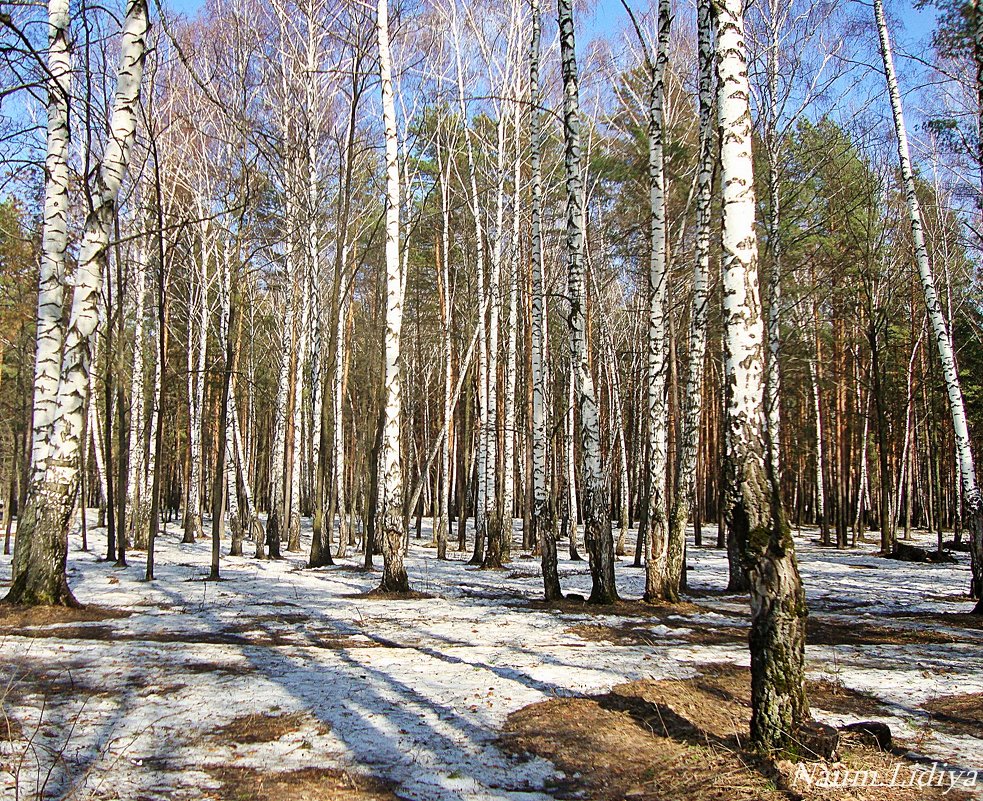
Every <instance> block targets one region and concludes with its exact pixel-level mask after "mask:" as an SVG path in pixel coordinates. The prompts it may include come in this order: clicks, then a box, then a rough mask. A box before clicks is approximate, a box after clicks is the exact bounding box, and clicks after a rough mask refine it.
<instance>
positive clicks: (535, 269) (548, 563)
mask: <svg viewBox="0 0 983 801" xmlns="http://www.w3.org/2000/svg"><path fill="white" fill-rule="evenodd" d="M531 27H532V32H531V41H530V44H529V95H530V97H529V107H530V112H529V164H530V172H531V177H530V180H531V193H530V194H531V198H530V202H531V210H530V214H531V228H532V242H531V245H532V251H531V253H530V257H531V258H530V269H531V272H532V276H531V283H532V319H531V321H530V322H531V324H530V336H529V339H530V341H529V350H530V362H531V367H532V376H531V379H532V494H533V500H532V515H531V516H530V525H531V527H532V539H533V541H534V542H535V543H536V544H537V546H538V547H539V549H540V562H541V564H542V570H543V585H544V592H545V595H546V600H547V601H558V600H559V599H560V598H562V597H563V593H562V592H561V590H560V578H559V573H558V570H557V560H556V529H555V527H554V523H553V520H552V515H551V514H550V502H549V484H548V478H549V477H548V475H547V470H546V447H547V435H546V431H547V422H546V375H545V369H544V356H545V352H546V314H545V310H546V302H545V297H544V288H543V232H542V225H543V223H542V219H543V166H542V164H543V162H542V121H541V117H540V105H541V103H542V96H541V89H540V82H539V50H540V37H541V21H540V11H539V0H532V21H531Z"/></svg>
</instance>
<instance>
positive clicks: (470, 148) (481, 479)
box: [454, 5, 494, 564]
mask: <svg viewBox="0 0 983 801" xmlns="http://www.w3.org/2000/svg"><path fill="white" fill-rule="evenodd" d="M456 9H457V7H456V5H455V7H454V10H455V14H456ZM454 56H455V59H456V67H457V95H458V104H459V106H460V110H461V120H462V124H463V125H464V142H465V151H466V153H467V159H468V178H469V190H470V196H469V198H468V199H469V205H470V207H471V209H470V211H471V216H472V218H473V220H474V231H475V250H476V254H475V255H476V262H475V264H476V272H477V281H478V300H479V302H478V352H477V354H476V359H475V371H476V374H477V382H478V430H477V432H476V436H477V445H476V451H477V454H476V458H477V476H476V478H477V482H476V483H477V485H478V486H477V493H476V495H477V499H476V503H475V510H474V534H475V543H474V554H473V556H472V558H471V563H472V564H480V563H481V562H483V561H484V547H485V543H486V541H487V539H488V536H487V535H488V526H489V523H490V521H489V520H488V495H489V494H494V485H492V486H488V460H489V459H490V454H489V453H488V441H489V438H488V429H489V427H490V426H493V425H494V420H493V419H492V417H491V415H490V414H489V408H488V406H489V400H488V386H489V373H490V370H489V366H488V361H489V347H488V339H487V327H486V317H485V315H486V311H485V310H486V307H487V305H488V304H486V300H487V297H488V295H487V290H486V288H485V230H484V224H483V222H482V218H481V205H480V200H479V195H478V180H477V168H476V165H475V155H474V141H473V139H474V134H473V132H472V130H471V125H470V124H469V122H468V109H467V103H466V101H465V89H464V70H463V67H462V65H461V43H460V35H459V31H458V28H457V20H456V17H455V20H454ZM493 475H494V473H493Z"/></svg>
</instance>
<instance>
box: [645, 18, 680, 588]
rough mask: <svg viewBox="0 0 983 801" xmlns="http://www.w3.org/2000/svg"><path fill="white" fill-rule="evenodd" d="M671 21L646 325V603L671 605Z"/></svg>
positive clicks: (654, 141)
mask: <svg viewBox="0 0 983 801" xmlns="http://www.w3.org/2000/svg"><path fill="white" fill-rule="evenodd" d="M671 25H672V17H671V14H670V10H669V0H659V32H658V43H657V48H656V53H655V61H654V63H650V65H649V67H650V72H651V75H650V80H651V85H650V87H649V109H648V111H649V119H648V178H649V276H648V279H649V281H648V291H649V298H648V300H649V320H648V435H649V442H648V445H649V454H648V460H647V463H648V474H647V476H646V480H647V482H648V525H647V527H646V532H647V539H648V542H647V547H646V549H645V600H647V601H654V600H673V599H675V598H676V597H677V595H678V589H677V588H678V584H679V580H678V578H677V579H673V578H672V577H671V576H670V575H669V521H668V515H667V508H666V507H667V504H666V471H667V468H668V454H667V452H666V448H667V443H668V428H669V404H668V399H667V397H666V377H667V374H668V369H669V361H668V358H667V347H668V342H667V336H666V329H667V323H668V319H667V310H666V301H667V298H668V258H667V253H666V251H667V248H666V180H665V158H664V146H663V141H664V131H663V118H664V114H663V108H664V106H665V70H666V63H667V62H668V60H669V34H670V26H671Z"/></svg>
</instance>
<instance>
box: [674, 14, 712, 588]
mask: <svg viewBox="0 0 983 801" xmlns="http://www.w3.org/2000/svg"><path fill="white" fill-rule="evenodd" d="M696 13H697V52H698V78H697V87H698V88H697V91H698V94H699V98H698V102H699V114H700V117H699V164H698V165H697V177H696V232H695V240H696V241H695V247H694V253H693V306H692V311H691V313H690V328H689V366H688V369H687V374H686V395H685V398H686V400H685V407H684V412H683V429H682V434H681V443H680V453H679V468H678V470H677V471H676V486H675V491H674V492H673V505H672V514H671V516H670V533H669V537H670V544H669V576H670V580H671V581H672V582H673V586H676V585H677V583H678V581H679V580H680V579H681V578H682V561H683V558H684V548H683V544H684V542H685V535H686V523H687V521H688V519H689V516H690V511H691V508H692V501H693V493H694V491H695V488H696V464H697V457H698V455H699V452H700V429H701V425H700V422H701V420H702V417H703V373H704V367H705V361H706V347H707V301H708V286H709V277H710V209H711V204H712V202H713V174H714V164H715V161H716V159H715V153H714V148H713V91H714V83H713V81H714V32H713V21H712V15H711V12H710V4H709V3H698V4H697V9H696Z"/></svg>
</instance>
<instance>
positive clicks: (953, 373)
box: [874, 0, 983, 615]
mask: <svg viewBox="0 0 983 801" xmlns="http://www.w3.org/2000/svg"><path fill="white" fill-rule="evenodd" d="M874 21H875V23H876V25H877V38H878V44H879V46H880V51H881V60H882V62H883V65H884V75H885V78H886V79H887V91H888V98H889V99H890V101H891V114H892V117H893V118H894V129H895V133H896V135H897V140H898V161H899V163H900V167H901V180H902V188H903V190H904V195H905V205H906V209H907V212H908V222H909V224H910V226H911V238H912V241H913V243H914V247H915V262H916V263H917V266H918V276H919V278H920V280H921V284H922V292H923V293H924V296H925V308H926V311H927V313H928V321H929V325H930V326H931V331H932V336H933V337H934V338H935V344H936V347H937V348H938V351H939V361H940V362H941V364H942V377H943V380H944V381H945V388H946V393H947V394H948V398H949V413H950V415H951V416H952V430H953V436H954V437H955V444H956V452H957V455H958V459H959V474H960V478H961V480H962V491H963V504H964V506H965V510H966V523H967V528H968V529H969V531H970V535H971V540H970V543H971V551H970V554H971V556H972V569H973V579H972V584H971V587H970V595H971V597H972V598H974V599H977V603H976V606H975V607H974V609H973V612H974V614H979V615H983V497H981V494H980V488H979V486H978V485H977V483H976V466H975V464H974V461H973V450H972V443H971V442H970V438H969V427H968V425H967V423H966V407H965V403H964V402H963V393H962V388H961V387H960V384H959V373H958V371H957V370H956V361H955V357H954V355H953V349H952V338H951V337H950V336H949V326H948V324H947V323H946V320H945V317H944V316H943V314H942V304H941V301H940V299H939V293H938V290H937V289H936V282H935V275H934V273H933V271H932V264H931V262H930V260H929V255H928V247H927V246H926V244H925V229H924V223H923V221H922V211H921V206H920V204H919V202H918V195H917V193H916V184H915V173H914V169H913V167H912V164H911V152H910V148H909V146H908V131H907V128H906V127H905V118H904V107H903V105H902V101H901V90H900V89H899V88H898V76H897V73H896V72H895V69H894V57H893V55H892V52H891V39H890V36H889V34H888V29H887V21H886V20H885V17H884V3H883V0H874Z"/></svg>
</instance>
